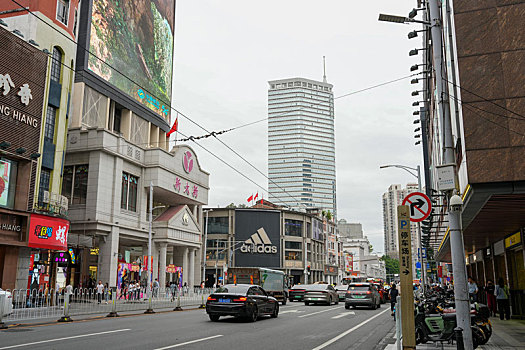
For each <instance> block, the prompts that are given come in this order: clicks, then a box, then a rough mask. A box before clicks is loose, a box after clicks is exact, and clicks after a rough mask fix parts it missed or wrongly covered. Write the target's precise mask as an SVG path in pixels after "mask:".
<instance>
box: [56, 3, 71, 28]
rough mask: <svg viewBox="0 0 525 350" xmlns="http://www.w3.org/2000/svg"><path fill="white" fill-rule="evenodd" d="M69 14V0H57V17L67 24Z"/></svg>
mask: <svg viewBox="0 0 525 350" xmlns="http://www.w3.org/2000/svg"><path fill="white" fill-rule="evenodd" d="M68 16H69V0H58V1H57V19H58V20H59V21H60V22H62V23H64V25H66V26H67V18H68Z"/></svg>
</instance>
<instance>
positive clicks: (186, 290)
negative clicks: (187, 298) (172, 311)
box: [182, 282, 188, 295]
mask: <svg viewBox="0 0 525 350" xmlns="http://www.w3.org/2000/svg"><path fill="white" fill-rule="evenodd" d="M186 294H188V283H187V282H184V285H183V286H182V295H186Z"/></svg>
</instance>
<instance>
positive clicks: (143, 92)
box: [87, 0, 175, 119]
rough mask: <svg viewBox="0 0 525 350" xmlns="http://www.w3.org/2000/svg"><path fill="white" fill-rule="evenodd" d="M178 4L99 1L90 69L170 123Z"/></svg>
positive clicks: (171, 0) (93, 20)
mask: <svg viewBox="0 0 525 350" xmlns="http://www.w3.org/2000/svg"><path fill="white" fill-rule="evenodd" d="M174 23H175V1H174V0H134V1H119V0H93V4H92V11H91V30H90V39H89V51H90V53H91V54H90V55H89V57H88V64H87V65H88V69H89V70H90V71H92V72H93V73H95V74H96V75H98V76H99V77H100V78H102V79H104V80H105V81H107V82H108V83H110V84H111V85H113V86H115V87H116V88H118V89H119V90H121V91H122V92H124V93H125V94H127V95H129V96H130V97H131V98H133V99H135V100H136V101H138V102H139V103H141V104H143V105H144V106H146V107H147V108H149V109H151V110H153V111H154V112H156V113H157V114H159V115H160V116H162V117H163V118H166V119H168V117H169V115H170V105H171V82H172V73H173V37H174Z"/></svg>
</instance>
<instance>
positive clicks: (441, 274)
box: [438, 266, 443, 277]
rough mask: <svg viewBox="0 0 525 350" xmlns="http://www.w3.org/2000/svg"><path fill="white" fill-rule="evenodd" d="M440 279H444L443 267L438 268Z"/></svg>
mask: <svg viewBox="0 0 525 350" xmlns="http://www.w3.org/2000/svg"><path fill="white" fill-rule="evenodd" d="M438 277H443V267H442V266H438Z"/></svg>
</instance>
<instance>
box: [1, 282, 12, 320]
mask: <svg viewBox="0 0 525 350" xmlns="http://www.w3.org/2000/svg"><path fill="white" fill-rule="evenodd" d="M0 295H5V296H6V297H5V298H4V308H3V310H4V314H3V316H7V315H9V314H11V313H12V312H13V296H12V294H11V292H8V291H6V290H3V289H2V288H0Z"/></svg>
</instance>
